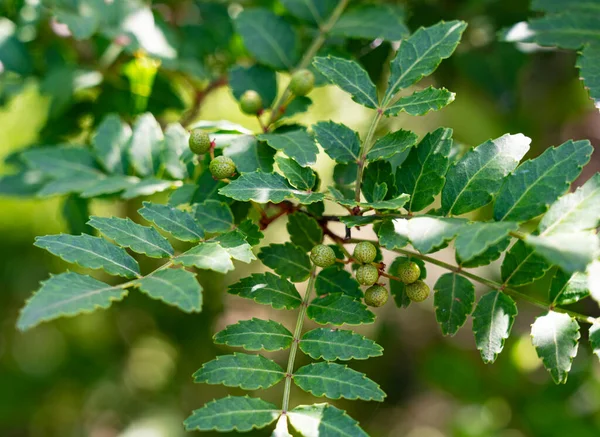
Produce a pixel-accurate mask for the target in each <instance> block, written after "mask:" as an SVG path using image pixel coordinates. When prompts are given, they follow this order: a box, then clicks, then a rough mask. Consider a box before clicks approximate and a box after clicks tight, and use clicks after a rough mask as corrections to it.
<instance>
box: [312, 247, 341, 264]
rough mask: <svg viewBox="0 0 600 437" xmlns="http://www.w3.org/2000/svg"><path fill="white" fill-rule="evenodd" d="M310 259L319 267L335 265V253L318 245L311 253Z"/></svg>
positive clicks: (329, 248)
mask: <svg viewBox="0 0 600 437" xmlns="http://www.w3.org/2000/svg"><path fill="white" fill-rule="evenodd" d="M310 259H311V260H312V262H313V263H315V265H317V266H319V267H329V266H332V265H333V264H335V252H334V251H333V249H332V248H331V247H329V246H325V245H324V244H317V245H316V246H315V247H313V248H312V250H311V251H310Z"/></svg>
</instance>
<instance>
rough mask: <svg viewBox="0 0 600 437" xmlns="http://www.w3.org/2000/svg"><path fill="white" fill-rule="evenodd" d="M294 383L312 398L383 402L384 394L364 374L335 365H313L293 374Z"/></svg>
mask: <svg viewBox="0 0 600 437" xmlns="http://www.w3.org/2000/svg"><path fill="white" fill-rule="evenodd" d="M293 381H294V383H296V385H297V386H298V387H300V388H301V389H302V390H304V391H307V392H309V393H311V394H312V395H313V396H317V397H320V396H326V397H328V398H329V399H340V398H346V399H362V400H365V401H371V400H373V401H378V402H383V399H384V398H385V393H384V392H383V390H381V388H379V385H377V384H376V383H375V382H373V381H372V380H370V379H369V378H367V376H366V375H365V374H364V373H360V372H357V371H356V370H352V369H350V368H349V367H347V366H345V365H342V364H336V363H324V362H322V363H314V364H309V365H307V366H304V367H301V368H299V369H298V370H296V372H294V378H293Z"/></svg>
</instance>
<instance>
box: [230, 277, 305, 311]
mask: <svg viewBox="0 0 600 437" xmlns="http://www.w3.org/2000/svg"><path fill="white" fill-rule="evenodd" d="M227 292H228V293H231V294H237V295H238V296H240V297H244V298H246V299H252V300H254V301H255V302H256V303H260V304H263V305H271V306H272V307H273V308H275V309H281V308H285V309H288V310H291V309H294V308H298V307H299V306H300V303H301V302H302V298H301V297H300V294H298V291H297V290H296V287H294V284H292V283H291V282H289V281H288V280H286V279H283V278H280V277H279V276H277V275H274V274H272V273H260V274H259V273H255V274H253V275H251V276H248V277H247V278H244V279H242V280H240V281H239V282H237V283H235V284H233V285H231V286H229V289H228V290H227Z"/></svg>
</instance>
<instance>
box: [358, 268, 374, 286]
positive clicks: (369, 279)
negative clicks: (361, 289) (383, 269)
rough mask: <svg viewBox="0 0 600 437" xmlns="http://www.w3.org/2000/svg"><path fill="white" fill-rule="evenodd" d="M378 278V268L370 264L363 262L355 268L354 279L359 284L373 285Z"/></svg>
mask: <svg viewBox="0 0 600 437" xmlns="http://www.w3.org/2000/svg"><path fill="white" fill-rule="evenodd" d="M378 279H379V270H378V269H377V267H375V266H372V265H371V264H363V265H362V266H360V267H359V268H358V269H357V270H356V280H357V281H358V283H359V284H361V285H373V284H374V283H375V282H377V280H378Z"/></svg>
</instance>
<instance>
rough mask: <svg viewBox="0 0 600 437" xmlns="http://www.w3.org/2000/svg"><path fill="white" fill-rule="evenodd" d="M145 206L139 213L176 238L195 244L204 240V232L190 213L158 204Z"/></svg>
mask: <svg viewBox="0 0 600 437" xmlns="http://www.w3.org/2000/svg"><path fill="white" fill-rule="evenodd" d="M143 205H144V207H143V208H142V209H140V210H139V211H138V213H139V214H140V215H141V216H142V217H144V218H145V219H146V220H148V221H150V222H152V223H154V224H155V225H156V226H158V227H159V228H161V229H162V230H164V231H167V232H168V233H170V234H171V235H173V236H174V237H175V238H177V239H179V240H183V241H193V242H195V241H199V240H201V239H202V238H204V231H203V230H202V228H201V227H200V226H199V225H198V223H196V221H195V220H194V217H193V216H192V215H191V214H190V213H188V212H185V211H181V210H180V209H177V208H173V207H170V206H168V205H160V204H158V203H150V202H144V203H143Z"/></svg>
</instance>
